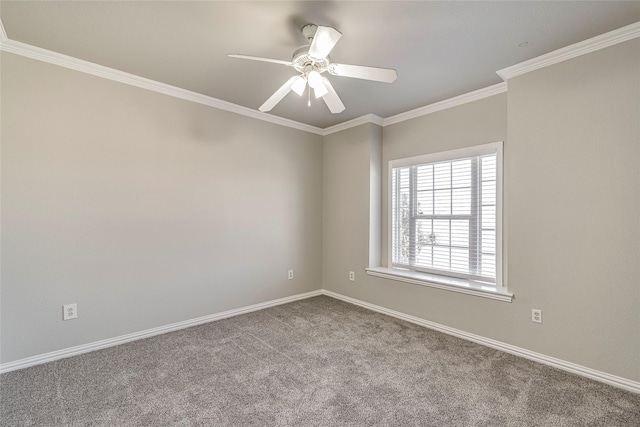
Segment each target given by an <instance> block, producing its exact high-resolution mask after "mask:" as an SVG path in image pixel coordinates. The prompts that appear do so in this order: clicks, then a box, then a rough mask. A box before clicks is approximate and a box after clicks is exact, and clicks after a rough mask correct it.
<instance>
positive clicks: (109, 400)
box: [0, 297, 640, 427]
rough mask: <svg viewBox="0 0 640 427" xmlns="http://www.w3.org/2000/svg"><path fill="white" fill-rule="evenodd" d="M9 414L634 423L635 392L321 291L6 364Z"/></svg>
mask: <svg viewBox="0 0 640 427" xmlns="http://www.w3.org/2000/svg"><path fill="white" fill-rule="evenodd" d="M0 404H1V405H0V425H2V426H29V425H42V426H44V425H47V426H67V425H74V426H75V425H78V426H84V425H87V426H88V425H91V426H173V425H177V426H196V425H202V426H272V425H283V426H284V425H287V426H344V425H347V426H369V425H375V426H636V427H637V426H640V395H636V394H632V393H629V392H625V391H622V390H619V389H616V388H613V387H610V386H607V385H604V384H601V383H597V382H594V381H591V380H588V379H585V378H581V377H578V376H574V375H571V374H568V373H565V372H562V371H558V370H555V369H553V368H549V367H547V366H543V365H540V364H537V363H534V362H531V361H528V360H525V359H521V358H518V357H515V356H512V355H509V354H505V353H502V352H500V351H497V350H492V349H490V348H487V347H483V346H480V345H477V344H474V343H471V342H468V341H464V340H461V339H458V338H454V337H451V336H448V335H444V334H442V333H438V332H434V331H432V330H429V329H426V328H422V327H420V326H417V325H414V324H410V323H406V322H404V321H401V320H397V319H394V318H391V317H386V316H384V315H381V314H378V313H374V312H371V311H368V310H365V309H362V308H360V307H356V306H353V305H350V304H347V303H345V302H342V301H338V300H335V299H332V298H329V297H316V298H311V299H307V300H303V301H298V302H294V303H291V304H286V305H282V306H278V307H274V308H270V309H266V310H262V311H259V312H255V313H251V314H247V315H243V316H238V317H234V318H230V319H226V320H222V321H218V322H213V323H209V324H206V325H202V326H197V327H193V328H189V329H185V330H182V331H177V332H173V333H169V334H165V335H161V336H157V337H154V338H149V339H146V340H141V341H136V342H133V343H129V344H124V345H121V346H118V347H113V348H109V349H105V350H101V351H97V352H93V353H88V354H84V355H81V356H76V357H72V358H68V359H63V360H60V361H57V362H53V363H49V364H46V365H40V366H35V367H32V368H28V369H24V370H21V371H15V372H9V373H6V374H3V375H1V376H0Z"/></svg>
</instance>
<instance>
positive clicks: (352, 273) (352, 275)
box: [349, 271, 356, 282]
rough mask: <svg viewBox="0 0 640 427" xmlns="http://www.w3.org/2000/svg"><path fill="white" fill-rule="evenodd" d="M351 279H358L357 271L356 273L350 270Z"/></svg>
mask: <svg viewBox="0 0 640 427" xmlns="http://www.w3.org/2000/svg"><path fill="white" fill-rule="evenodd" d="M349 280H351V281H352V282H355V281H356V273H354V272H353V271H350V272H349Z"/></svg>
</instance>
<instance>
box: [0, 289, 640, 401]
mask: <svg viewBox="0 0 640 427" xmlns="http://www.w3.org/2000/svg"><path fill="white" fill-rule="evenodd" d="M319 295H326V296H329V297H332V298H336V299H339V300H342V301H346V302H348V303H351V304H354V305H358V306H360V307H364V308H367V309H369V310H372V311H376V312H378V313H382V314H386V315H388V316H392V317H395V318H398V319H402V320H406V321H407V322H411V323H415V324H417V325H420V326H424V327H427V328H429V329H433V330H436V331H439V332H444V333H445V334H449V335H453V336H455V337H458V338H462V339H465V340H469V341H473V342H475V343H478V344H482V345H485V346H487V347H491V348H495V349H497V350H501V351H504V352H506V353H510V354H513V355H516V356H520V357H524V358H526V359H530V360H533V361H535V362H539V363H542V364H545V365H549V366H552V367H554V368H558V369H561V370H563V371H567V372H571V373H573V374H577V375H580V376H583V377H587V378H590V379H592V380H596V381H600V382H603V383H606V384H609V385H612V386H614V387H618V388H621V389H624V390H628V391H631V392H634V393H640V382H636V381H631V380H628V379H626V378H622V377H618V376H616V375H611V374H607V373H606V372H601V371H597V370H595V369H591V368H587V367H585V366H581V365H577V364H575V363H571V362H567V361H564V360H561V359H557V358H555V357H551V356H547V355H544V354H541V353H536V352H534V351H530V350H527V349H525V348H521V347H517V346H514V345H511V344H507V343H503V342H500V341H496V340H492V339H490V338H485V337H482V336H480V335H476V334H471V333H468V332H465V331H461V330H459V329H455V328H450V327H448V326H444V325H441V324H439V323H435V322H431V321H429V320H425V319H421V318H419V317H415V316H411V315H409V314H405V313H401V312H399V311H395V310H391V309H388V308H385V307H381V306H379V305H375V304H370V303H368V302H364V301H361V300H358V299H355V298H351V297H348V296H345V295H342V294H338V293H336V292H332V291H328V290H326V289H321V290H317V291H311V292H306V293H303V294H297V295H292V296H290V297H285V298H280V299H276V300H272V301H267V302H263V303H259V304H253V305H249V306H246V307H241V308H236V309H233V310H228V311H223V312H221V313H215V314H210V315H208V316H203V317H198V318H195V319H190V320H185V321H182V322H178V323H173V324H170V325H166V326H160V327H157V328H153V329H147V330H145V331H140V332H135V333H132V334H127V335H121V336H119V337H114V338H109V339H106V340H101V341H96V342H92V343H89V344H83V345H79V346H75V347H69V348H65V349H62V350H57V351H52V352H49V353H44V354H40V355H37V356H32V357H27V358H24V359H20V360H16V361H13V362H9V363H3V364H0V373H4V372H10V371H15V370H18V369H23V368H28V367H30V366H35V365H40V364H43V363H48V362H53V361H54V360H58V359H63V358H66V357H71V356H77V355H79V354H83V353H88V352H90V351H95V350H100V349H103V348H107V347H114V346H116V345H120V344H124V343H127V342H131V341H136V340H140V339H143V338H149V337H152V336H155V335H160V334H164V333H167V332H172V331H177V330H180V329H185V328H188V327H190V326H196V325H201V324H203V323H209V322H213V321H216V320H222V319H226V318H229V317H233V316H238V315H240V314H245V313H250V312H252V311H258V310H262V309H265V308H269V307H275V306H277V305H281V304H287V303H290V302H294V301H298V300H301V299H306V298H311V297H315V296H319Z"/></svg>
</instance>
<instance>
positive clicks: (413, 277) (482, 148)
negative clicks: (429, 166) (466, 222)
mask: <svg viewBox="0 0 640 427" xmlns="http://www.w3.org/2000/svg"><path fill="white" fill-rule="evenodd" d="M493 153H496V181H497V182H496V283H495V285H493V284H484V283H479V282H478V281H476V280H473V279H461V278H457V277H453V276H448V275H445V274H433V273H427V272H421V271H417V270H405V269H402V268H394V267H393V224H392V222H393V212H392V209H393V208H392V206H393V200H392V194H393V188H392V186H393V169H394V168H398V167H406V166H411V165H416V164H422V163H436V162H441V161H448V160H455V159H460V158H465V157H474V156H481V155H486V154H493ZM503 170H504V161H503V142H502V141H497V142H492V143H488V144H482V145H476V146H471V147H465V148H459V149H454V150H448V151H442V152H437V153H430V154H424V155H420V156H414V157H407V158H402V159H395V160H390V161H389V162H388V170H387V266H388V267H387V268H385V267H374V268H370V269H367V273H368V274H370V275H374V276H379V277H385V278H389V279H392V280H400V281H404V282H409V283H417V284H423V285H427V286H433V285H435V286H433V287H437V288H440V289H448V290H454V291H458V292H460V289H462V290H464V291H465V292H464V293H471V294H474V295H477V294H480V295H479V296H485V295H486V294H488V295H502V296H504V298H502V297H500V298H494V299H501V300H505V301H506V300H508V301H509V302H511V299H512V298H513V295H512V294H510V293H508V292H507V288H506V284H505V283H504V274H503V269H504V251H503V245H504V241H503V193H504V171H503ZM491 288H494V289H495V290H493V289H491ZM469 290H472V291H473V292H468V291H469ZM490 297H491V296H490Z"/></svg>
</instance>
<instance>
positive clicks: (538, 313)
mask: <svg viewBox="0 0 640 427" xmlns="http://www.w3.org/2000/svg"><path fill="white" fill-rule="evenodd" d="M531 321H532V322H534V323H542V310H539V309H537V308H534V309H532V310H531Z"/></svg>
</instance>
